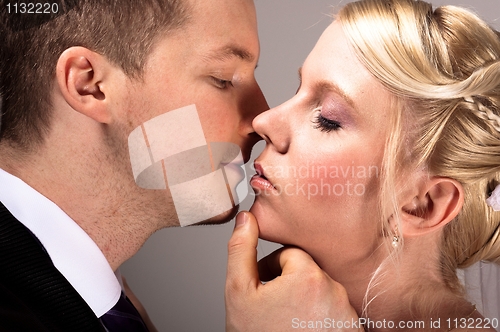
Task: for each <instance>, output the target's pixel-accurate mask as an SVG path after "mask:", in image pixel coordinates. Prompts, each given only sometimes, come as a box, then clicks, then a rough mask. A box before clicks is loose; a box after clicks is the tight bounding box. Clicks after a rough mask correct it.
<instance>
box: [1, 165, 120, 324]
mask: <svg viewBox="0 0 500 332" xmlns="http://www.w3.org/2000/svg"><path fill="white" fill-rule="evenodd" d="M0 202H2V204H3V205H5V207H6V208H7V209H8V210H9V211H10V213H11V214H12V215H13V216H14V217H15V218H16V219H17V220H19V221H20V222H21V223H22V224H23V225H24V226H26V227H27V228H28V229H29V230H30V231H31V232H32V233H33V234H35V236H36V237H37V238H38V239H39V240H40V242H41V243H42V244H43V246H44V247H45V250H46V251H47V253H48V254H49V256H50V258H51V260H52V262H53V263H54V266H55V267H56V268H57V269H58V270H59V272H61V274H62V275H63V276H64V277H65V278H66V279H67V280H68V281H69V283H70V284H71V285H72V286H73V288H74V289H75V290H76V291H77V292H78V293H79V294H80V296H81V297H82V298H83V299H84V300H85V302H87V304H88V305H89V306H90V308H91V309H92V310H93V311H94V313H95V314H96V316H97V317H101V316H102V315H103V314H105V313H106V312H107V311H108V310H109V309H111V308H112V307H113V306H114V305H115V304H116V303H117V302H118V299H119V298H120V293H121V290H122V288H121V286H120V282H119V281H118V279H117V276H116V275H115V273H114V272H113V270H112V269H111V266H110V265H109V263H108V261H107V260H106V258H105V257H104V255H103V253H102V251H101V250H100V249H99V247H98V246H97V245H96V244H95V242H94V241H93V240H92V239H91V238H90V237H89V236H88V234H87V233H85V231H84V230H83V229H82V228H80V226H78V224H77V223H75V222H74V221H73V220H72V219H71V218H70V217H69V216H68V215H67V214H66V213H65V212H64V211H63V210H61V209H60V208H59V207H58V206H57V205H56V204H54V202H52V201H50V200H49V199H48V198H46V197H45V196H43V195H42V194H40V193H39V192H38V191H36V190H35V189H33V188H32V187H30V186H29V185H28V184H26V183H25V182H24V181H22V180H21V179H19V178H17V177H15V176H13V175H11V174H9V173H7V172H5V171H4V170H2V169H0Z"/></svg>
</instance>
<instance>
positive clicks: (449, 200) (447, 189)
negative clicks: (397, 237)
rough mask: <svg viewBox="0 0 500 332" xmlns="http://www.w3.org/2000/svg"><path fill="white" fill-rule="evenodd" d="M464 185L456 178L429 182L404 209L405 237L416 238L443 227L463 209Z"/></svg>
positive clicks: (402, 214) (403, 225)
mask: <svg viewBox="0 0 500 332" xmlns="http://www.w3.org/2000/svg"><path fill="white" fill-rule="evenodd" d="M463 202H464V192H463V188H462V185H461V184H460V183H459V182H458V181H456V180H453V179H450V178H444V177H434V178H431V179H429V180H426V181H425V182H424V183H423V184H422V185H421V186H420V188H419V192H418V194H417V195H416V196H412V197H411V198H410V199H408V200H407V202H405V204H403V207H402V210H401V219H402V225H401V226H402V230H401V232H402V233H403V236H405V235H406V236H417V235H422V234H426V233H429V232H432V231H434V230H436V229H439V228H441V227H444V226H445V225H446V224H448V223H449V222H450V221H452V220H453V219H454V218H455V217H456V216H457V214H458V213H459V212H460V210H461V209H462V206H463Z"/></svg>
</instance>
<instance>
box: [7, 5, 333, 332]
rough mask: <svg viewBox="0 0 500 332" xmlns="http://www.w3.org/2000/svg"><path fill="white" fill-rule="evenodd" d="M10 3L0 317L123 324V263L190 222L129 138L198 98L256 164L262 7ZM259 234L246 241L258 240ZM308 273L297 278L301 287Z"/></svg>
mask: <svg viewBox="0 0 500 332" xmlns="http://www.w3.org/2000/svg"><path fill="white" fill-rule="evenodd" d="M6 8H7V7H6V6H4V5H2V10H3V11H4V12H3V13H2V20H1V21H0V22H2V24H4V26H2V33H1V35H2V37H0V38H2V40H1V42H2V43H1V45H2V49H1V57H0V63H1V67H0V72H1V84H0V89H1V90H0V92H1V94H2V97H3V100H2V118H1V127H0V202H1V205H0V225H1V226H0V246H1V248H0V253H1V254H0V255H1V257H0V271H2V272H0V316H1V318H2V319H1V320H0V326H1V327H2V329H5V330H35V331H45V330H57V331H58V330H60V331H80V330H81V331H102V330H103V329H104V327H103V326H106V329H107V330H110V331H112V330H113V326H114V324H115V323H117V324H120V322H114V323H113V322H110V320H113V319H114V318H113V317H116V316H117V315H118V316H120V315H121V314H120V312H118V313H117V314H116V312H117V311H120V310H122V309H120V308H118V307H121V305H122V303H123V302H122V295H121V292H122V287H121V286H120V280H119V279H121V278H120V277H118V279H117V278H116V277H115V274H114V271H116V270H117V269H118V268H119V266H120V265H121V264H122V263H123V262H124V261H126V260H127V259H128V258H130V257H131V256H132V255H134V254H135V253H136V252H137V251H138V250H139V248H140V247H141V246H142V245H143V243H144V242H145V241H146V240H147V238H148V237H149V236H150V235H151V234H152V233H154V232H155V231H157V230H159V229H161V228H165V227H171V226H178V225H179V220H178V217H177V215H176V213H175V208H174V203H173V200H172V196H171V195H170V192H169V190H168V187H167V189H166V190H147V189H143V188H140V187H139V186H137V184H136V182H135V181H134V177H133V175H132V170H131V165H130V163H131V160H130V155H129V150H128V148H129V147H128V137H129V135H130V133H131V132H132V131H133V130H134V129H135V128H138V127H139V126H141V125H142V124H143V123H145V122H147V121H148V120H150V119H152V118H155V117H157V116H159V115H161V114H164V113H168V112H170V111H173V110H178V109H181V108H183V107H185V106H187V105H195V107H196V109H197V112H198V116H199V119H200V122H201V124H202V127H203V132H204V135H205V138H206V141H207V142H231V143H234V144H237V145H239V146H240V147H241V150H242V154H243V157H244V159H245V161H246V160H248V158H249V154H250V149H251V147H252V146H253V144H254V143H255V142H256V141H257V140H258V136H257V135H256V134H255V133H254V132H253V129H252V127H251V121H252V119H253V118H254V117H255V115H256V114H258V113H259V112H262V111H264V110H265V109H267V104H266V101H265V99H264V97H263V95H262V93H261V91H260V88H259V86H258V85H257V83H256V81H255V78H254V69H255V67H256V65H257V60H258V57H259V43H258V38H257V28H256V18H255V9H254V5H253V2H252V1H251V0H238V1H234V0H212V1H196V0H163V1H160V0H158V1H153V0H151V1H134V2H130V1H97V0H82V1H69V0H68V1H64V2H59V3H58V6H56V7H55V6H52V7H51V10H52V12H51V13H47V14H29V15H28V14H27V13H26V14H25V13H24V12H23V11H22V8H17V7H16V9H15V10H16V11H14V9H13V7H8V10H5V9H6ZM172 135H175V133H172ZM179 139H182V137H179ZM232 215H234V211H229V212H227V213H225V214H222V215H219V216H216V217H214V218H212V219H210V220H209V221H208V222H210V223H218V222H224V221H227V220H228V219H230V217H232ZM254 226H255V224H254ZM253 230H254V231H253V232H252V233H251V234H249V235H244V236H243V237H240V239H243V238H244V239H245V240H244V241H249V242H246V243H250V245H251V244H252V241H253V239H256V236H257V233H256V232H255V228H254V229H253ZM236 251H238V250H236ZM249 252H250V253H251V248H249V247H246V250H245V253H249ZM233 257H236V258H237V255H236V256H235V255H233ZM282 265H283V264H282ZM234 268H239V267H238V266H235V267H234ZM252 268H256V265H255V266H253V265H252ZM230 271H231V266H230ZM233 272H235V273H236V274H235V278H239V277H240V276H239V275H238V274H237V272H236V271H233ZM249 273H254V270H252V271H249ZM255 273H256V272H255ZM304 275H306V273H305V272H304V273H302V274H301V276H304ZM229 280H230V281H229V282H230V283H231V280H232V279H231V278H230V279H229ZM243 282H244V281H243ZM301 283H304V281H302V278H297V283H296V284H295V285H293V287H301ZM289 287H292V285H290V284H289V285H284V287H281V288H278V289H276V290H275V291H274V293H273V294H265V296H262V297H261V298H259V301H258V302H259V303H257V302H255V301H253V302H252V303H249V304H248V305H247V304H243V303H240V304H239V306H233V308H234V309H232V310H231V312H230V313H229V315H230V316H231V315H233V313H234V315H238V314H239V313H240V310H241V311H244V310H246V309H247V308H246V307H248V306H254V307H255V306H258V307H259V308H264V307H265V303H266V301H267V299H270V298H271V297H275V295H276V298H279V299H283V300H285V295H286V294H287V293H288V288H289ZM278 293H279V294H278ZM325 293H328V292H325ZM228 294H229V293H228ZM328 294H329V293H328ZM239 296H241V294H239V293H235V294H234V295H231V294H229V295H228V298H229V299H231V298H233V297H239ZM314 300H315V301H316V300H317V297H314ZM115 305H116V306H115ZM124 305H126V304H124ZM259 310H260V309H259ZM274 310H279V311H281V310H282V309H281V308H274ZM132 311H133V310H132ZM131 314H135V313H131ZM110 317H111V318H110ZM134 319H135V318H134ZM122 324H125V325H126V326H127V328H130V330H133V329H132V323H122ZM134 324H137V326H139V325H141V327H140V328H143V326H142V325H143V323H142V322H140V321H137V322H135V323H134ZM263 326H265V325H263ZM138 328H139V327H138ZM117 330H119V331H125V330H124V328H123V327H118V328H117ZM138 330H140V329H138Z"/></svg>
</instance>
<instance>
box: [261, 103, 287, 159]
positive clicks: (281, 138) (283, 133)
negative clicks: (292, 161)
mask: <svg viewBox="0 0 500 332" xmlns="http://www.w3.org/2000/svg"><path fill="white" fill-rule="evenodd" d="M283 106H284V104H283V105H280V106H278V107H275V108H272V109H270V110H269V111H266V112H264V113H261V114H259V115H258V116H257V117H256V118H255V119H254V120H253V122H252V126H253V128H254V130H255V132H256V133H257V134H259V135H260V136H262V138H263V139H264V140H265V141H266V143H267V144H268V145H272V146H273V147H274V149H276V151H277V152H279V153H283V154H284V153H286V152H287V151H288V147H289V145H290V138H291V135H290V128H291V125H290V117H289V116H287V115H290V114H287V112H285V109H284V107H283Z"/></svg>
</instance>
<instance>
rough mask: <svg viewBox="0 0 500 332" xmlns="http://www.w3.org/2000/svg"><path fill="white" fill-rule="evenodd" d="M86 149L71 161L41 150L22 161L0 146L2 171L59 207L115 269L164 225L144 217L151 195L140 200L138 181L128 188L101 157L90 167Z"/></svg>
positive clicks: (4, 146) (121, 177) (59, 154)
mask: <svg viewBox="0 0 500 332" xmlns="http://www.w3.org/2000/svg"><path fill="white" fill-rule="evenodd" d="M58 148H59V149H61V148H63V147H58ZM82 150H83V149H82ZM82 150H80V151H73V157H72V158H61V157H60V156H64V155H65V154H64V153H63V151H61V150H59V151H57V153H54V151H53V150H52V151H51V149H48V148H46V147H41V150H38V151H37V152H36V154H34V155H29V156H23V158H19V156H18V155H17V156H16V153H15V152H16V151H13V148H12V147H11V146H9V145H7V144H5V143H4V144H0V168H2V169H4V170H5V171H6V172H8V173H10V174H12V175H14V176H16V177H18V178H20V179H21V180H23V181H24V182H26V183H27V184H28V185H30V186H31V187H32V188H34V189H35V190H37V191H38V192H40V193H41V194H42V195H44V196H45V197H47V198H48V199H49V200H51V201H52V202H54V203H55V204H56V205H58V206H59V208H61V209H62V210H63V211H64V212H65V213H66V214H67V215H68V216H70V217H71V218H72V219H73V220H74V221H75V222H76V223H77V224H78V225H79V226H80V227H81V228H82V229H83V230H84V231H85V232H86V233H87V234H88V235H89V236H90V237H91V238H92V240H93V241H94V242H95V243H96V244H97V246H98V247H99V248H100V249H101V251H102V252H103V254H104V256H105V257H106V259H107V260H108V262H109V264H110V266H111V267H112V269H113V270H116V269H117V268H118V267H119V266H120V265H121V264H122V263H123V262H124V261H126V260H127V259H128V258H130V257H131V256H133V255H134V254H135V253H136V252H137V251H138V250H139V249H140V247H141V246H142V245H143V244H144V242H145V241H146V240H147V239H148V237H149V236H150V235H151V234H152V233H153V232H154V231H156V230H157V229H158V228H160V226H159V225H158V223H157V222H155V220H154V218H149V217H148V216H147V215H146V213H145V211H147V206H144V205H146V204H147V203H146V202H145V200H147V197H148V193H146V194H145V195H144V197H141V195H137V188H136V187H135V184H134V183H133V180H132V183H129V185H127V184H126V181H124V179H123V172H122V171H121V170H119V169H116V172H113V171H112V167H110V164H111V163H110V162H109V160H99V158H98V157H97V158H95V159H96V160H94V161H93V162H89V160H90V159H89V158H88V154H86V151H82ZM87 152H90V153H91V154H92V152H91V151H87ZM94 152H96V151H94ZM93 154H94V156H96V155H98V153H93ZM66 155H69V154H66ZM101 155H102V154H101ZM75 156H78V157H75ZM124 183H125V184H124ZM151 198H153V197H151ZM141 200H142V202H141ZM162 203H163V204H165V202H162ZM150 204H154V203H153V202H150ZM141 206H144V209H141Z"/></svg>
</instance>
